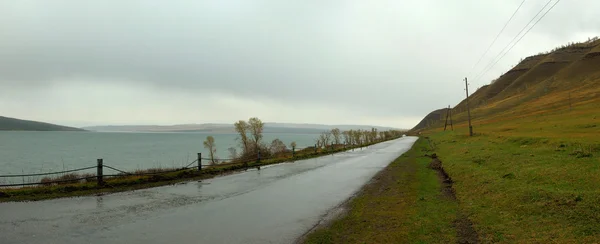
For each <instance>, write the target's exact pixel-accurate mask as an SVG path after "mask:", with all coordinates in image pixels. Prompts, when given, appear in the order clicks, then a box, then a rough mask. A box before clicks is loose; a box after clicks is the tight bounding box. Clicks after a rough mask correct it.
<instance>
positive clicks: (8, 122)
mask: <svg viewBox="0 0 600 244" xmlns="http://www.w3.org/2000/svg"><path fill="white" fill-rule="evenodd" d="M2 130H11V131H84V130H82V129H78V128H73V127H67V126H61V125H55V124H49V123H43V122H37V121H31V120H21V119H15V118H8V117H2V116H0V131H2Z"/></svg>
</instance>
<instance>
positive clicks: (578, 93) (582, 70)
mask: <svg viewBox="0 0 600 244" xmlns="http://www.w3.org/2000/svg"><path fill="white" fill-rule="evenodd" d="M595 100H600V39H598V38H591V39H589V40H588V41H585V42H580V43H570V44H568V45H564V46H561V47H557V48H555V49H554V50H552V51H549V52H545V53H539V54H536V55H532V56H529V57H526V58H524V59H522V60H521V61H520V62H519V63H518V64H517V65H515V66H514V67H513V68H512V69H510V70H508V71H507V72H506V73H504V74H502V75H501V76H500V77H498V78H497V79H495V80H493V81H492V82H491V83H490V84H488V85H485V86H482V87H480V88H479V89H477V90H476V91H475V92H474V93H472V94H470V96H469V107H470V109H471V115H472V119H477V118H479V119H483V118H488V119H489V118H493V117H497V116H500V115H501V114H503V113H507V112H511V111H512V113H514V112H515V109H517V108H519V111H520V112H523V111H528V112H534V111H536V110H541V109H546V108H548V107H558V106H571V105H572V104H574V103H583V102H589V101H595ZM533 104H535V106H528V105H533ZM442 110H443V111H440V110H435V111H433V112H431V113H430V114H428V115H427V116H425V117H424V118H423V119H422V121H421V122H419V124H417V125H416V126H415V127H413V129H412V130H413V131H418V130H422V129H425V128H427V127H431V126H434V127H435V126H443V124H444V121H442V120H443V119H444V116H445V114H446V113H447V112H446V111H445V109H442ZM466 110H467V107H466V99H463V100H462V101H460V102H459V103H458V104H457V105H456V106H454V107H453V108H452V111H451V113H452V115H453V120H454V121H455V122H464V121H466V120H467V116H466V114H467V113H466ZM439 113H443V116H440V115H439Z"/></svg>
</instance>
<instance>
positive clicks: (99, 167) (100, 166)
mask: <svg viewBox="0 0 600 244" xmlns="http://www.w3.org/2000/svg"><path fill="white" fill-rule="evenodd" d="M336 146H337V148H336ZM364 146H366V145H346V144H339V145H334V144H332V145H328V146H326V147H323V149H324V150H326V151H330V150H331V152H333V151H334V150H335V149H352V150H354V148H357V147H361V148H362V147H364ZM313 148H314V154H317V153H318V149H319V148H320V147H318V146H317V145H315V146H314V147H313V146H310V147H304V148H292V150H289V151H286V152H285V153H291V155H290V156H291V158H292V159H293V158H295V157H296V156H297V152H296V150H298V151H305V150H306V149H311V151H310V152H308V154H309V155H314V154H313V152H312V149H313ZM305 153H306V152H305ZM274 158H281V154H278V155H272V156H270V157H261V155H260V152H259V153H257V154H256V155H250V156H246V157H244V158H226V159H218V160H219V161H225V162H229V163H225V164H215V165H202V160H205V161H208V162H212V161H213V159H211V158H206V157H202V153H198V158H197V159H196V160H194V161H192V162H191V163H189V164H188V165H186V166H185V167H181V168H175V169H172V170H160V169H157V171H156V172H143V173H136V172H129V171H126V170H122V169H119V168H116V167H113V166H110V165H105V164H104V160H103V159H98V160H97V163H96V165H95V166H89V167H83V168H78V169H72V170H63V171H57V172H48V173H36V174H18V175H0V179H3V178H17V177H21V178H23V183H9V184H6V183H5V184H2V183H0V187H17V186H34V185H53V184H61V183H78V182H81V181H82V180H90V179H95V181H96V183H97V185H98V186H103V185H104V183H105V182H104V178H105V177H122V176H150V175H160V174H167V173H173V172H179V171H184V170H190V169H197V170H198V171H202V169H203V168H211V167H214V166H217V167H218V166H229V165H234V164H240V163H241V164H243V165H244V166H245V167H248V163H250V162H260V161H261V160H269V159H274ZM215 159H216V158H215ZM194 164H197V165H195V166H192V165H194ZM105 168H106V169H109V170H113V171H116V172H118V174H105V173H104V169H105ZM91 169H96V174H91V173H88V176H84V175H74V176H82V177H76V178H64V179H63V178H61V177H59V178H57V179H54V180H52V179H49V180H48V181H45V180H44V179H42V180H39V181H38V182H27V183H26V182H25V180H24V178H25V177H34V176H48V175H59V174H68V173H74V172H80V171H85V170H91ZM148 170H151V169H147V170H146V171H148ZM63 176H64V175H63Z"/></svg>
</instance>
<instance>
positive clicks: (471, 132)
mask: <svg viewBox="0 0 600 244" xmlns="http://www.w3.org/2000/svg"><path fill="white" fill-rule="evenodd" d="M465 91H466V92H467V116H468V118H469V136H473V126H472V125H471V109H469V83H468V82H467V77H465Z"/></svg>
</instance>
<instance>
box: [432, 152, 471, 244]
mask: <svg viewBox="0 0 600 244" xmlns="http://www.w3.org/2000/svg"><path fill="white" fill-rule="evenodd" d="M431 158H432V160H431V163H430V164H429V168H431V169H433V170H435V171H436V172H437V176H438V180H439V181H440V185H441V193H442V196H444V197H446V198H449V199H452V201H456V202H457V203H458V199H456V194H455V193H454V188H452V183H453V182H452V178H450V176H449V175H448V173H446V171H445V170H444V167H443V165H442V161H440V159H439V158H438V157H437V155H436V154H433V155H431ZM454 228H456V235H457V236H456V237H457V242H458V243H461V244H476V243H479V236H478V235H477V231H475V228H474V227H473V222H471V220H469V218H467V216H466V215H465V214H464V213H463V212H461V211H460V210H459V211H458V213H457V216H456V220H455V221H454Z"/></svg>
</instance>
